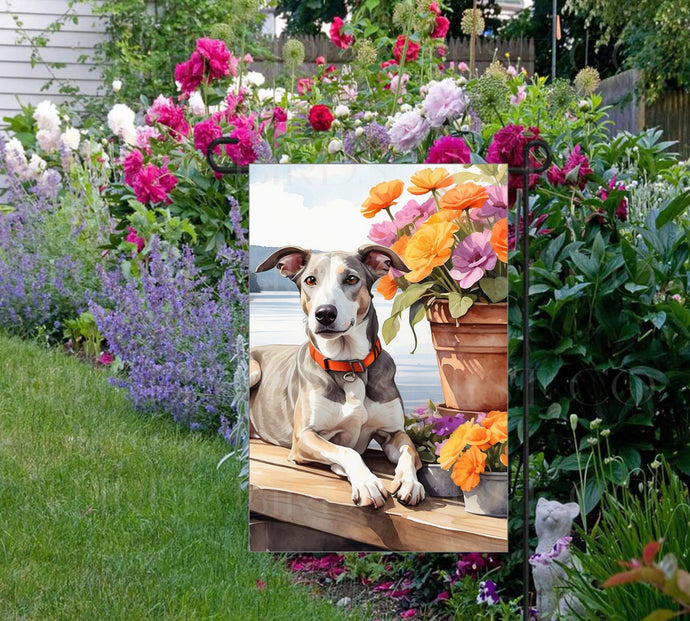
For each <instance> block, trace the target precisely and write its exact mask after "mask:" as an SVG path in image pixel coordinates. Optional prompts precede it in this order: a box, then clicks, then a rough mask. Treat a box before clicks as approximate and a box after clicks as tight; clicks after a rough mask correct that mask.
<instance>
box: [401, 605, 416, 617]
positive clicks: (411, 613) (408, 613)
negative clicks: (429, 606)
mask: <svg viewBox="0 0 690 621" xmlns="http://www.w3.org/2000/svg"><path fill="white" fill-rule="evenodd" d="M416 616H417V610H416V609H415V608H410V609H409V610H406V611H405V612H403V613H400V618H401V619H412V618H414V617H416Z"/></svg>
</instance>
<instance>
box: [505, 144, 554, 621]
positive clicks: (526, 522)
mask: <svg viewBox="0 0 690 621" xmlns="http://www.w3.org/2000/svg"><path fill="white" fill-rule="evenodd" d="M535 148H537V149H539V150H541V151H542V152H543V154H544V161H543V162H542V163H541V164H539V165H538V166H536V167H534V168H532V167H530V152H531V151H532V149H535ZM551 157H552V156H551V149H550V148H549V145H548V144H547V143H546V142H544V141H543V140H539V139H535V140H530V141H529V142H528V143H527V144H526V145H525V146H524V148H523V160H522V167H517V168H510V169H509V172H511V173H513V174H522V238H521V244H522V481H523V487H522V550H523V562H522V581H523V595H522V610H523V619H525V621H529V619H530V607H529V578H530V571H529V562H528V560H529V556H530V554H529V533H530V512H529V501H530V494H529V406H530V404H531V397H532V375H531V370H530V364H529V353H530V352H529V221H530V217H529V194H528V189H529V177H530V175H534V174H540V173H542V172H544V171H545V170H546V169H547V168H548V167H549V166H550V165H551ZM515 230H516V231H520V226H519V222H516V223H515Z"/></svg>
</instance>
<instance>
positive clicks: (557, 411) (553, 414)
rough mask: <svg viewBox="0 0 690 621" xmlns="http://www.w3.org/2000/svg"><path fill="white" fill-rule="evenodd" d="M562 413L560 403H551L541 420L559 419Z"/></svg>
mask: <svg viewBox="0 0 690 621" xmlns="http://www.w3.org/2000/svg"><path fill="white" fill-rule="evenodd" d="M562 411H563V408H562V407H561V404H560V403H552V404H551V405H550V406H549V407H548V408H546V412H545V413H544V415H543V416H542V417H541V418H544V419H546V420H552V419H555V418H560V417H561V412H562Z"/></svg>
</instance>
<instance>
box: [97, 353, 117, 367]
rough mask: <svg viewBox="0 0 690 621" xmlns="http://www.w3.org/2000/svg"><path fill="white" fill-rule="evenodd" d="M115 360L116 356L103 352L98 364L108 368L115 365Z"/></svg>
mask: <svg viewBox="0 0 690 621" xmlns="http://www.w3.org/2000/svg"><path fill="white" fill-rule="evenodd" d="M113 360H115V356H113V355H112V354H109V353H108V352H103V353H102V354H101V356H100V358H99V359H98V364H102V365H103V366H106V367H108V366H110V365H111V364H112V363H113Z"/></svg>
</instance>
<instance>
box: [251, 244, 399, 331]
mask: <svg viewBox="0 0 690 621" xmlns="http://www.w3.org/2000/svg"><path fill="white" fill-rule="evenodd" d="M273 267H276V268H278V270H279V271H280V273H281V274H282V275H283V276H285V277H286V278H290V279H291V280H292V281H293V282H294V283H295V284H296V285H297V288H298V289H299V291H300V300H301V303H302V310H304V313H305V314H306V315H307V327H308V328H309V330H310V332H311V333H313V334H316V335H319V336H321V337H323V338H326V339H329V338H337V337H338V336H343V335H345V334H347V333H348V332H349V331H350V330H351V329H352V328H353V327H354V326H355V325H357V324H358V323H360V322H361V321H362V320H363V319H364V317H365V316H366V315H367V313H368V311H369V307H370V306H371V287H372V286H373V284H374V283H375V282H376V280H378V279H379V278H380V277H381V276H385V275H386V274H387V273H388V272H389V271H390V269H391V267H393V268H395V269H397V270H399V271H401V272H408V271H409V269H408V268H407V266H406V265H405V263H403V261H402V259H401V258H400V257H399V256H398V255H397V254H396V253H395V252H394V251H392V250H391V249H390V248H386V247H385V246H379V245H376V244H370V245H366V246H361V247H360V248H359V249H358V250H357V252H353V253H347V252H323V253H312V251H311V250H305V249H304V248H299V247H297V246H286V247H284V248H281V249H280V250H277V251H276V252H274V253H273V254H272V255H271V256H270V257H268V258H267V259H266V260H265V261H264V262H263V263H261V265H259V266H258V267H257V268H256V271H257V272H265V271H266V270H269V269H271V268H273Z"/></svg>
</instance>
